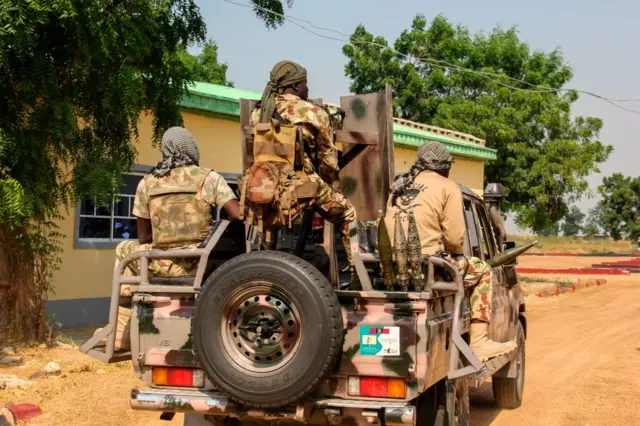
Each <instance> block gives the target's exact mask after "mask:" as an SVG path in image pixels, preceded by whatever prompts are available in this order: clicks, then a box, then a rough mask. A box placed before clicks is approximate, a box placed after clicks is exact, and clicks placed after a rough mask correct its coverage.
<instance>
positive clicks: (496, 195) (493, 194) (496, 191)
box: [484, 183, 504, 201]
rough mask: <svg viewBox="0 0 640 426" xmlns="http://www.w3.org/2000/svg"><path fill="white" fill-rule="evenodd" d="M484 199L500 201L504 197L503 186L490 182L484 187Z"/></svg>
mask: <svg viewBox="0 0 640 426" xmlns="http://www.w3.org/2000/svg"><path fill="white" fill-rule="evenodd" d="M484 199H485V200H487V201H500V200H502V199H504V188H502V185H501V184H499V183H490V184H488V185H487V187H486V188H485V189H484Z"/></svg>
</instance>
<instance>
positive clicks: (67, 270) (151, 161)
mask: <svg viewBox="0 0 640 426" xmlns="http://www.w3.org/2000/svg"><path fill="white" fill-rule="evenodd" d="M182 117H183V119H184V126H185V127H186V128H187V129H189V130H190V131H191V133H193V135H194V136H195V138H196V141H198V148H199V150H200V164H201V165H202V166H204V167H211V168H213V169H214V170H216V171H218V172H227V173H240V172H241V171H242V170H241V169H242V159H241V148H240V143H239V138H240V130H239V126H238V123H237V122H234V121H229V120H223V119H220V118H215V117H213V116H210V115H200V114H195V113H193V112H189V111H183V112H182ZM140 120H141V122H140V125H139V131H140V138H139V142H138V143H137V144H136V145H135V146H136V149H137V151H138V154H137V156H136V164H141V165H148V166H153V165H155V164H156V163H157V162H158V161H159V160H160V159H161V157H162V155H161V153H160V148H159V147H156V148H154V147H153V146H152V144H151V140H152V136H153V126H152V117H151V116H149V115H144V114H143V115H142V116H141V117H140ZM75 215H76V211H75V209H72V210H70V211H69V212H66V214H65V215H64V216H65V218H64V219H63V220H62V221H60V222H59V223H58V225H59V226H60V231H61V232H62V233H64V234H65V235H66V236H67V237H66V238H65V240H64V244H63V249H64V254H63V261H62V265H61V267H60V270H59V271H57V272H56V274H55V275H54V277H53V285H54V288H55V294H51V295H50V300H63V299H81V298H93V297H109V296H110V295H111V278H112V273H113V267H114V263H115V258H114V252H113V249H79V248H74V247H73V241H74V234H75Z"/></svg>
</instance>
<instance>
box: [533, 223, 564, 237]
mask: <svg viewBox="0 0 640 426" xmlns="http://www.w3.org/2000/svg"><path fill="white" fill-rule="evenodd" d="M538 233H539V234H540V235H542V236H543V237H557V236H558V234H559V233H560V222H556V223H554V224H552V225H550V226H547V227H546V228H544V229H541V230H540V231H539V232H538Z"/></svg>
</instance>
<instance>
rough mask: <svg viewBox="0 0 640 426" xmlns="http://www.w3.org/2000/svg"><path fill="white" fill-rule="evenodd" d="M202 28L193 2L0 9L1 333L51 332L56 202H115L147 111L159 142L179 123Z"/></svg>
mask: <svg viewBox="0 0 640 426" xmlns="http://www.w3.org/2000/svg"><path fill="white" fill-rule="evenodd" d="M205 29H206V28H205V24H204V21H203V20H202V18H201V16H200V13H199V9H198V7H197V6H196V4H195V3H194V1H192V0H166V1H162V2H157V1H151V0H129V1H120V0H94V1H91V2H85V1H81V0H62V1H55V2H51V1H48V0H33V1H25V0H16V1H13V2H2V4H1V5H0V93H1V95H0V111H2V114H0V240H1V241H0V242H1V244H2V253H1V254H0V305H2V306H0V341H2V340H4V339H33V338H35V337H37V338H42V337H43V333H44V326H45V319H44V302H45V300H46V295H47V292H48V291H49V290H51V287H50V277H51V273H52V272H53V271H54V270H55V269H56V267H57V264H58V263H57V262H58V261H59V257H58V256H59V252H60V247H59V239H60V238H61V237H62V235H60V233H58V232H57V231H56V229H55V223H54V219H56V218H57V215H58V212H59V209H60V208H62V207H67V208H68V206H69V205H70V204H71V203H73V201H74V200H75V199H76V197H82V198H92V199H94V200H95V201H96V203H97V204H99V205H101V206H104V205H109V204H110V203H111V200H112V195H113V194H114V189H115V188H116V187H118V186H119V184H120V176H121V172H122V171H123V170H128V169H129V168H130V166H131V164H132V162H133V160H134V158H135V154H136V150H135V148H134V145H133V143H132V142H133V141H134V140H136V139H137V137H138V130H137V124H138V121H139V117H140V114H141V112H143V111H150V112H152V113H153V116H154V118H153V126H154V143H157V142H158V141H159V139H160V136H161V135H162V133H163V132H164V130H165V129H166V128H168V127H170V126H172V125H179V124H181V123H182V117H181V115H180V112H179V107H178V103H179V101H180V99H181V98H182V96H183V95H184V93H185V90H186V89H187V85H188V84H189V83H190V80H189V75H190V73H189V70H188V69H187V67H185V65H184V64H183V63H182V62H181V60H180V52H182V51H183V50H184V49H186V48H187V47H188V46H189V45H191V44H193V43H202V42H204V40H205ZM79 285H82V284H81V283H79Z"/></svg>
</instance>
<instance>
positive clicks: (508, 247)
mask: <svg viewBox="0 0 640 426" xmlns="http://www.w3.org/2000/svg"><path fill="white" fill-rule="evenodd" d="M513 248H516V242H515V241H505V242H504V244H502V252H503V253H504V252H505V251H507V250H511V249H513ZM517 264H518V258H517V257H516V258H515V259H513V260H512V261H511V262H509V263H505V264H504V266H516V265H517Z"/></svg>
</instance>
